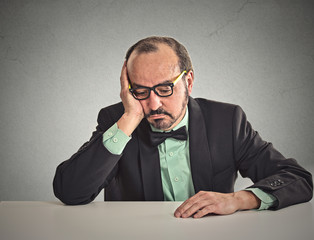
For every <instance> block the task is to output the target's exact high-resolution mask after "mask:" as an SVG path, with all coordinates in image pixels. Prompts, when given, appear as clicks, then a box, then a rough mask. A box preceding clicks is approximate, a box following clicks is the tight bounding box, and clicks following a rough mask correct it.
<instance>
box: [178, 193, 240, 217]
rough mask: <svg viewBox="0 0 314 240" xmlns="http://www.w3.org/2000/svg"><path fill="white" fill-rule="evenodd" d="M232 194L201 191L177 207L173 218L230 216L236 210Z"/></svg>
mask: <svg viewBox="0 0 314 240" xmlns="http://www.w3.org/2000/svg"><path fill="white" fill-rule="evenodd" d="M236 202H237V200H236V199H235V197H234V194H229V193H228V194H225V193H216V192H205V191H201V192H199V193H197V194H195V195H194V196H193V197H191V198H189V199H187V200H186V201H185V202H184V203H182V204H181V206H179V207H178V208H177V209H176V211H175V213H174V216H175V217H177V218H180V217H181V218H188V217H191V216H193V217H194V218H200V217H203V216H205V215H207V214H210V213H215V214H231V213H234V212H235V211H237V210H238V208H237V203H236Z"/></svg>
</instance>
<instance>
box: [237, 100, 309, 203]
mask: <svg viewBox="0 0 314 240" xmlns="http://www.w3.org/2000/svg"><path fill="white" fill-rule="evenodd" d="M233 141H234V156H235V159H236V162H237V165H238V166H237V167H238V169H239V172H240V174H241V175H242V176H243V177H249V178H250V179H251V180H252V181H253V183H254V184H253V185H252V186H250V188H260V189H262V190H263V191H264V192H266V193H270V194H272V195H273V196H275V197H276V198H277V200H278V201H277V205H276V206H273V209H280V208H283V207H287V206H290V205H293V204H297V203H302V202H306V201H309V200H311V198H312V196H313V181H312V175H311V173H310V172H308V171H306V170H305V169H304V168H302V167H301V166H300V165H299V164H298V163H297V162H296V160H295V159H292V158H285V157H284V156H283V155H282V154H281V153H280V152H278V151H277V150H276V149H275V148H274V147H273V145H272V144H271V143H268V142H266V141H263V140H262V139H261V137H260V136H259V134H258V133H257V132H256V131H254V130H253V129H252V127H251V125H250V123H249V122H248V121H247V119H246V116H245V113H244V112H243V111H242V109H241V108H240V107H238V106H237V107H236V108H235V110H234V117H233Z"/></svg>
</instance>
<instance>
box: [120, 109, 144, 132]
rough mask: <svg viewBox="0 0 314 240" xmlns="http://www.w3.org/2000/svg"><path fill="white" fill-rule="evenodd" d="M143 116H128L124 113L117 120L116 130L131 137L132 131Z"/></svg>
mask: <svg viewBox="0 0 314 240" xmlns="http://www.w3.org/2000/svg"><path fill="white" fill-rule="evenodd" d="M142 119H143V116H142V115H138V114H134V115H132V114H128V113H124V114H123V115H122V116H121V118H120V119H119V120H118V122H117V124H118V128H119V129H120V130H121V131H123V132H124V133H125V134H126V135H127V136H131V134H132V133H133V131H134V130H135V129H136V128H137V126H138V125H139V124H140V122H141V121H142Z"/></svg>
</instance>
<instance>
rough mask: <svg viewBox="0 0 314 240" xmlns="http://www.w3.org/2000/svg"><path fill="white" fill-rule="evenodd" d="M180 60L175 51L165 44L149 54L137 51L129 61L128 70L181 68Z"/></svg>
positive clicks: (161, 44)
mask: <svg viewBox="0 0 314 240" xmlns="http://www.w3.org/2000/svg"><path fill="white" fill-rule="evenodd" d="M178 63H179V59H178V57H177V55H176V53H175V52H174V50H173V49H172V48H171V47H170V46H168V45H166V44H163V43H159V44H157V45H156V49H154V50H153V51H149V52H140V53H138V52H137V51H136V50H135V51H134V52H133V53H132V54H131V56H130V58H129V60H128V65H127V66H128V70H129V71H133V70H135V69H136V70H138V69H139V68H145V67H146V66H147V67H148V66H149V67H153V68H155V69H156V70H166V69H172V70H174V68H177V67H179V65H178Z"/></svg>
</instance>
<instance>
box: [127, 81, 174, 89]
mask: <svg viewBox="0 0 314 240" xmlns="http://www.w3.org/2000/svg"><path fill="white" fill-rule="evenodd" d="M167 83H172V82H171V80H165V81H163V82H161V83H158V84H156V85H154V86H157V85H160V84H167ZM132 87H134V88H135V87H144V88H147V86H143V85H140V84H136V83H132Z"/></svg>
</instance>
